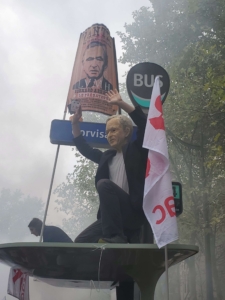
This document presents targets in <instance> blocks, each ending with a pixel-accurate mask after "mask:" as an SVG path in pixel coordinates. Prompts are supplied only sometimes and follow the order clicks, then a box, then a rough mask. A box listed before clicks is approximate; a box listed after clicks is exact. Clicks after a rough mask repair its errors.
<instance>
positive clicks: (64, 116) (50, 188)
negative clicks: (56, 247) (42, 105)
mask: <svg viewBox="0 0 225 300" xmlns="http://www.w3.org/2000/svg"><path fill="white" fill-rule="evenodd" d="M66 111H67V100H66V105H65V108H64V113H63V120H65V118H66ZM59 149H60V144H59V145H58V146H57V149H56V155H55V161H54V166H53V170H52V177H51V182H50V186H49V191H48V198H47V203H46V207H45V214H44V219H43V223H42V227H41V233H40V239H39V243H41V242H42V238H43V232H44V227H45V221H46V217H47V213H48V206H49V203H50V198H51V193H52V186H53V181H54V177H55V170H56V165H57V161H58V156H59Z"/></svg>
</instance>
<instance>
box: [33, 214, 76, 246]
mask: <svg viewBox="0 0 225 300" xmlns="http://www.w3.org/2000/svg"><path fill="white" fill-rule="evenodd" d="M42 224H43V223H42V221H41V220H40V219H38V218H33V219H32V220H31V221H30V223H29V225H28V227H29V229H30V232H31V234H33V235H35V236H40V235H41V228H42ZM43 242H56V243H57V242H58V243H72V242H73V241H72V240H71V238H70V237H69V236H68V235H67V234H66V233H65V232H64V231H63V230H62V229H60V228H59V227H56V226H48V225H45V226H44V231H43Z"/></svg>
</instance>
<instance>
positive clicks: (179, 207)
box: [172, 181, 183, 217]
mask: <svg viewBox="0 0 225 300" xmlns="http://www.w3.org/2000/svg"><path fill="white" fill-rule="evenodd" d="M172 188H173V197H174V203H175V210H176V215H177V217H178V216H179V215H181V214H182V212H183V202H182V185H181V183H180V182H174V181H173V182H172Z"/></svg>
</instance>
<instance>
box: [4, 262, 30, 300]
mask: <svg viewBox="0 0 225 300" xmlns="http://www.w3.org/2000/svg"><path fill="white" fill-rule="evenodd" d="M7 293H8V294H9V295H11V296H13V297H16V298H18V299H19V300H29V275H28V274H27V273H23V272H22V271H21V270H20V269H14V268H11V269H10V272H9V280H8V290H7Z"/></svg>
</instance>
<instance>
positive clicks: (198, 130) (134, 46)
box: [118, 0, 225, 300]
mask: <svg viewBox="0 0 225 300" xmlns="http://www.w3.org/2000/svg"><path fill="white" fill-rule="evenodd" d="M151 4H152V7H149V8H147V7H142V8H141V9H140V10H138V11H135V12H134V13H133V17H134V22H133V23H132V24H125V26H124V28H125V33H124V32H119V33H118V34H119V36H120V38H121V41H122V43H123V49H124V52H123V55H122V57H120V62H122V63H128V64H130V66H132V65H133V64H135V63H139V62H143V61H150V62H155V63H158V64H160V65H162V66H164V67H165V68H166V69H167V70H168V72H169V74H170V78H171V90H170V93H169V96H168V99H167V101H166V102H165V104H164V117H165V123H166V128H167V137H168V144H169V155H170V161H171V168H172V173H173V179H175V180H178V181H180V182H181V183H182V185H183V194H184V197H183V199H184V212H183V214H182V215H181V216H180V217H179V231H180V242H181V243H186V242H187V243H196V244H198V245H199V246H200V251H201V253H203V255H204V256H205V262H206V264H205V271H204V268H203V266H202V265H201V268H202V270H203V272H205V273H206V274H207V277H206V280H207V283H206V286H207V285H209V284H210V278H209V277H210V276H214V280H215V282H216V278H217V277H218V273H217V272H218V270H219V266H218V265H217V266H216V267H215V268H212V267H211V271H210V270H209V271H207V269H208V266H209V265H210V266H213V264H214V261H215V264H216V260H215V257H216V256H217V254H218V253H217V252H216V250H215V251H214V250H213V249H216V245H218V244H219V245H220V239H221V233H222V232H224V225H225V219H224V216H225V214H224V203H223V202H224V196H225V193H224V179H225V172H224V163H225V155H224V152H225V88H224V79H225V77H224V76H225V75H224V68H225V47H224V44H225V43H224V42H225V34H224V25H225V24H224V22H225V18H224V17H225V15H224V1H222V0H221V1H209V0H196V1H192V0H189V1H186V0H185V1H184V0H181V1H174V0H168V1H162V0H157V1H156V0H152V1H151ZM216 234H217V235H216ZM208 237H210V238H208ZM200 257H201V258H200V260H202V258H203V256H202V255H201V256H200ZM224 263H225V262H224V260H223V265H224ZM191 265H192V264H191ZM192 269H193V268H192ZM220 272H221V271H220ZM220 274H222V273H220ZM192 277H193V278H194V275H193V276H192ZM193 278H190V286H191V289H192V294H191V295H187V297H188V299H210V300H211V299H212V298H213V296H212V290H211V291H209V290H207V293H206V292H205V291H204V290H206V286H204V283H203V282H200V281H199V279H198V278H196V280H193ZM197 285H198V286H201V285H202V286H204V288H203V289H201V292H200V290H199V289H197ZM215 287H216V288H218V292H217V293H218V295H219V294H221V293H220V291H221V288H222V286H220V287H218V285H216V283H215ZM210 293H211V295H210ZM189 297H190V298H189ZM218 297H219V296H218ZM217 299H221V298H217Z"/></svg>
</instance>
